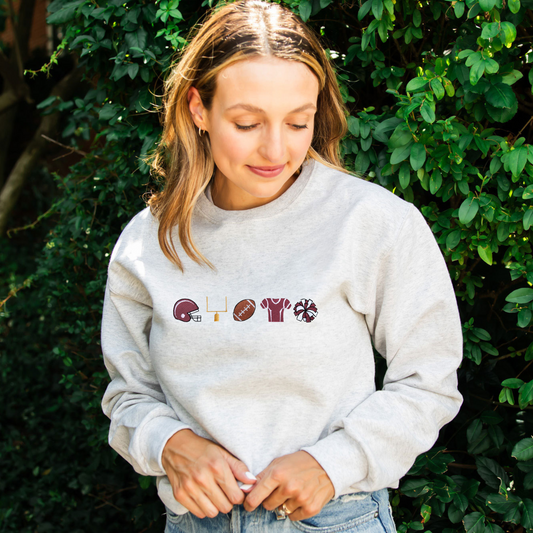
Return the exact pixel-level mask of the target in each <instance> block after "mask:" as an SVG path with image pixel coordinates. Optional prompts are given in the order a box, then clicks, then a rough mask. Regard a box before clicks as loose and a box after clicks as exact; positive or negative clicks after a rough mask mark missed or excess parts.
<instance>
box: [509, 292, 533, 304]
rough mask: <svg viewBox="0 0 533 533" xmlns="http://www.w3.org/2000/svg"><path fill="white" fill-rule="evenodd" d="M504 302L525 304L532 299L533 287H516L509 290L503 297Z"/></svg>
mask: <svg viewBox="0 0 533 533" xmlns="http://www.w3.org/2000/svg"><path fill="white" fill-rule="evenodd" d="M505 301H506V302H511V303H516V304H527V303H529V302H532V301H533V289H529V288H523V289H516V290H515V291H513V292H511V293H510V294H508V295H507V298H505Z"/></svg>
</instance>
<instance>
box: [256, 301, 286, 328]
mask: <svg viewBox="0 0 533 533" xmlns="http://www.w3.org/2000/svg"><path fill="white" fill-rule="evenodd" d="M261 307H262V308H263V309H268V321H269V322H283V313H284V312H285V309H290V308H291V302H289V300H287V298H265V299H264V300H263V301H262V302H261Z"/></svg>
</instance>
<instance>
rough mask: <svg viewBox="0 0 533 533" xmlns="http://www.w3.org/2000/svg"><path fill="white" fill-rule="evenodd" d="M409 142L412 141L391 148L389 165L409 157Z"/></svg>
mask: <svg viewBox="0 0 533 533" xmlns="http://www.w3.org/2000/svg"><path fill="white" fill-rule="evenodd" d="M411 144H412V141H410V142H409V143H408V144H406V145H405V146H400V147H398V148H395V149H394V150H393V152H392V155H391V158H390V163H391V165H397V164H398V163H401V162H402V161H405V160H406V159H407V158H408V157H409V155H410V154H411Z"/></svg>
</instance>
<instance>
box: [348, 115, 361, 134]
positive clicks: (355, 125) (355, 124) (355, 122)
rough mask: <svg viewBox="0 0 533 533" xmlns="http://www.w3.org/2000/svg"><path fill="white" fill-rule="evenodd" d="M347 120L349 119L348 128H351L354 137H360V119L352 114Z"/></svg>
mask: <svg viewBox="0 0 533 533" xmlns="http://www.w3.org/2000/svg"><path fill="white" fill-rule="evenodd" d="M347 120H348V129H349V130H350V133H351V134H352V135H353V136H354V137H359V135H360V125H359V119H358V118H356V117H353V116H351V115H350V116H349V117H348V119H347Z"/></svg>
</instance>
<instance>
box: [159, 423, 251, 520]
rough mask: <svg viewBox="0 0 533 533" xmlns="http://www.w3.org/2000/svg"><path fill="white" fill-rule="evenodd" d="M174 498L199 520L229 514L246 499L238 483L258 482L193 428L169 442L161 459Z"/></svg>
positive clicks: (239, 462)
mask: <svg viewBox="0 0 533 533" xmlns="http://www.w3.org/2000/svg"><path fill="white" fill-rule="evenodd" d="M161 462H162V464H163V468H164V469H165V472H166V474H167V476H168V479H169V481H170V484H171V486H172V490H173V493H174V498H176V500H177V501H178V502H179V503H181V504H182V505H184V506H185V507H186V508H187V509H188V510H189V511H190V512H191V513H193V514H194V515H196V516H197V517H198V518H205V517H206V516H209V517H211V518H214V517H215V516H217V515H218V513H219V512H222V513H229V512H230V511H231V510H232V509H233V505H235V504H240V503H242V502H243V500H244V492H243V491H242V490H241V489H240V488H239V486H238V485H237V480H239V481H242V482H243V483H245V484H250V483H255V481H253V480H251V479H250V478H249V477H248V476H247V475H246V472H247V471H248V468H247V467H246V465H245V464H244V463H243V462H242V461H239V460H238V459H237V458H236V457H234V456H233V455H231V454H230V453H229V452H228V451H227V450H225V449H224V448H222V447H221V446H219V445H218V444H215V443H214V442H213V441H210V440H208V439H204V438H202V437H200V436H198V435H196V433H194V432H193V431H191V430H190V429H182V430H180V431H178V432H177V433H175V434H174V435H172V437H171V438H170V439H169V440H168V441H167V444H166V445H165V448H164V449H163V454H162V457H161Z"/></svg>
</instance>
